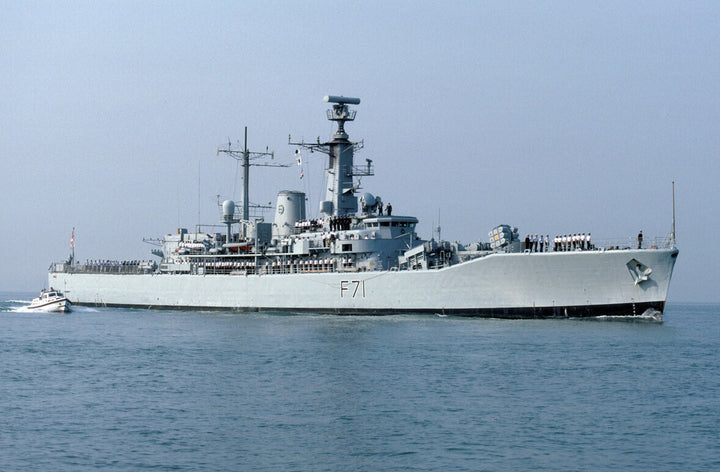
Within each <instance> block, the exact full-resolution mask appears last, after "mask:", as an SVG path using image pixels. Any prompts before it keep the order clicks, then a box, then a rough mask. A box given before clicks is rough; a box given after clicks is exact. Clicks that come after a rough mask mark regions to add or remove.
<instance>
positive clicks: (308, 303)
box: [49, 249, 677, 318]
mask: <svg viewBox="0 0 720 472" xmlns="http://www.w3.org/2000/svg"><path fill="white" fill-rule="evenodd" d="M676 257H677V250H676V249H644V250H618V251H584V252H583V251H577V252H560V253H555V252H551V253H532V254H527V253H524V254H504V253H495V254H490V255H487V256H484V257H480V258H477V259H473V260H470V261H467V262H464V263H462V264H457V265H454V266H451V267H446V268H443V269H437V270H417V271H371V272H324V273H300V274H263V275H210V274H208V275H196V274H107V273H106V274H98V273H72V272H51V273H50V274H49V277H50V283H51V284H53V285H54V286H56V287H62V290H63V292H64V293H65V295H66V297H67V298H68V299H69V300H70V301H71V302H72V303H73V304H78V305H97V306H116V307H136V308H158V309H200V310H233V311H282V312H291V313H303V312H312V313H331V314H347V315H350V314H368V315H383V314H397V313H433V314H451V315H466V316H483V317H494V318H565V317H595V316H643V315H645V316H646V315H647V313H649V312H655V313H657V312H659V313H662V311H663V309H664V306H665V301H666V299H667V294H668V287H669V284H670V279H671V276H672V270H673V267H674V264H675V259H676ZM638 262H639V263H640V264H641V265H642V267H644V268H650V269H651V271H650V272H649V275H647V277H646V278H645V279H643V280H638V277H637V274H636V273H633V268H634V267H635V264H636V263H638Z"/></svg>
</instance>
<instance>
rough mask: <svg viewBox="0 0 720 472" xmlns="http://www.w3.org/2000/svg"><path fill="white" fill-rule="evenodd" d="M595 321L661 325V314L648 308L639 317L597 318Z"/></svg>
mask: <svg viewBox="0 0 720 472" xmlns="http://www.w3.org/2000/svg"><path fill="white" fill-rule="evenodd" d="M595 319H596V320H617V321H632V322H639V323H662V322H663V314H662V312H661V311H658V310H656V309H654V308H648V309H647V310H645V311H644V312H642V314H640V315H627V316H625V315H623V316H597V317H595Z"/></svg>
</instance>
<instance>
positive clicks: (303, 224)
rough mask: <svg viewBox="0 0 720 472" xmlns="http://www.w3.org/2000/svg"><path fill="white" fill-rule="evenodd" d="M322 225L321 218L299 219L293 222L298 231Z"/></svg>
mask: <svg viewBox="0 0 720 472" xmlns="http://www.w3.org/2000/svg"><path fill="white" fill-rule="evenodd" d="M322 227H323V220H321V219H311V220H299V221H296V222H295V229H297V230H299V231H310V230H314V229H318V228H322Z"/></svg>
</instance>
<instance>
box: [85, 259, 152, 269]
mask: <svg viewBox="0 0 720 472" xmlns="http://www.w3.org/2000/svg"><path fill="white" fill-rule="evenodd" d="M149 262H150V261H109V260H102V261H97V260H92V261H91V260H87V259H86V260H85V267H88V268H90V267H127V266H138V265H140V264H143V263H149Z"/></svg>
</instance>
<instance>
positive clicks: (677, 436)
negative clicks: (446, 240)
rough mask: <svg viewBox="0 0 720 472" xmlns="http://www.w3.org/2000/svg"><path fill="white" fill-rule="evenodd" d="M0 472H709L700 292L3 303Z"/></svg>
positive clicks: (718, 432)
mask: <svg viewBox="0 0 720 472" xmlns="http://www.w3.org/2000/svg"><path fill="white" fill-rule="evenodd" d="M30 298H32V295H31V294H27V293H0V451H2V453H1V454H0V470H3V471H14V470H54V471H65V470H66V471H76V470H143V469H152V470H188V471H190V470H192V471H195V470H273V471H408V470H410V471H412V470H418V471H426V470H427V471H479V470H493V471H494V470H501V471H502V470H548V471H575V470H593V471H599V470H607V471H610V470H612V471H616V470H648V471H680V470H683V471H684V470H708V471H709V470H720V305H699V304H693V305H683V304H674V303H670V304H669V306H668V308H667V310H666V312H665V317H664V322H663V323H662V324H660V323H654V322H638V321H634V322H631V321H620V320H584V321H580V320H557V321H554V320H543V321H534V320H532V321H530V320H529V321H508V320H487V319H464V318H452V317H446V318H441V317H435V316H413V315H407V316H388V317H355V316H352V317H334V316H323V315H314V316H313V315H283V314H235V313H217V312H213V313H202V312H169V311H146V310H124V309H100V308H98V309H94V308H83V307H77V308H76V310H75V311H74V312H73V313H70V314H38V313H29V312H24V311H22V310H21V309H20V307H21V306H22V305H23V303H20V302H18V301H23V300H24V301H29V300H30Z"/></svg>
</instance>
